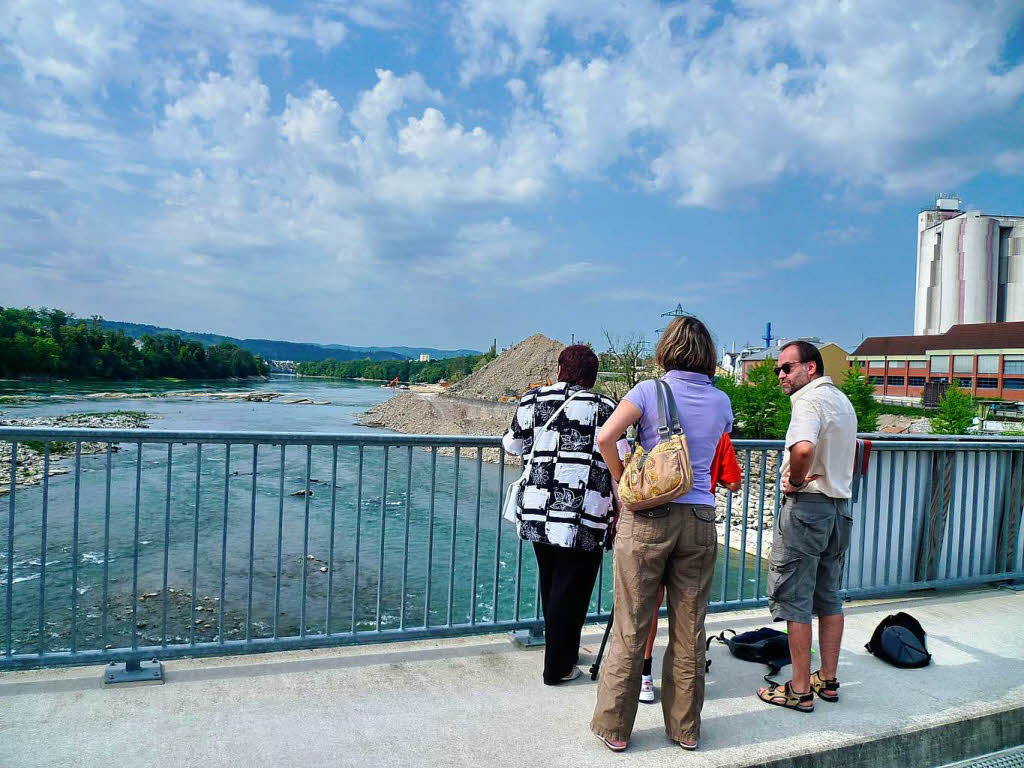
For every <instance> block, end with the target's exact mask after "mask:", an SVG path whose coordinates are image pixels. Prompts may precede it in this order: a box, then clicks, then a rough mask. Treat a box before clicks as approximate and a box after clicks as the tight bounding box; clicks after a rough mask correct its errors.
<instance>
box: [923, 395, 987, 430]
mask: <svg viewBox="0 0 1024 768" xmlns="http://www.w3.org/2000/svg"><path fill="white" fill-rule="evenodd" d="M975 410H976V408H975V405H974V398H973V397H971V396H970V394H969V393H967V392H964V391H963V390H962V389H960V388H959V387H957V386H953V385H951V386H950V387H949V389H947V390H946V393H945V394H944V395H943V396H942V398H941V399H940V400H939V410H938V412H937V413H936V414H935V415H934V416H932V434H933V435H966V434H967V431H968V429H970V427H971V426H972V425H973V424H974V414H975Z"/></svg>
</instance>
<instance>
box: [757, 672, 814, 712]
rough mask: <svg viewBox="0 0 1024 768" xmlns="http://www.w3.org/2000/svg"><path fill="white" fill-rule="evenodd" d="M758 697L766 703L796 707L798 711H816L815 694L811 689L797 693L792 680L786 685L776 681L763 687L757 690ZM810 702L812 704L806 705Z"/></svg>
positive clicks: (789, 707) (788, 707) (787, 707)
mask: <svg viewBox="0 0 1024 768" xmlns="http://www.w3.org/2000/svg"><path fill="white" fill-rule="evenodd" d="M757 697H758V698H759V699H761V701H763V702H765V703H766V704H774V705H775V706H776V707H785V708H786V709H794V710H796V711H797V712H813V711H814V694H813V693H812V692H811V691H808V692H807V693H795V692H794V691H793V681H792V680H790V681H789V682H787V683H786V684H785V685H779V684H778V683H774V684H772V685H770V686H769V687H767V688H761V689H759V690H758V692H757ZM808 704H809V705H810V706H806V705H808Z"/></svg>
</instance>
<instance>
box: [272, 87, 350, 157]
mask: <svg viewBox="0 0 1024 768" xmlns="http://www.w3.org/2000/svg"><path fill="white" fill-rule="evenodd" d="M341 113H342V110H341V106H340V105H339V104H338V102H337V101H335V100H334V97H333V96H331V94H330V93H328V92H327V91H325V90H324V89H323V88H315V89H314V90H313V91H312V93H310V95H309V97H308V98H306V99H298V98H296V97H294V96H292V95H291V94H288V95H287V96H285V109H284V114H283V115H282V116H281V135H283V136H284V137H285V139H287V140H288V142H289V143H290V144H298V143H306V144H314V145H321V144H333V143H336V142H337V141H338V124H339V122H340V121H341Z"/></svg>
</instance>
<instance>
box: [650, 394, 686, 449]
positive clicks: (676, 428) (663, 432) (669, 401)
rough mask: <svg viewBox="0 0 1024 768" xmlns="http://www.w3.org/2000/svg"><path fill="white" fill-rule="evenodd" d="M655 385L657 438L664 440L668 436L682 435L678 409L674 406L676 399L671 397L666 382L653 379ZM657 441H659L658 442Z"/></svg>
mask: <svg viewBox="0 0 1024 768" xmlns="http://www.w3.org/2000/svg"><path fill="white" fill-rule="evenodd" d="M654 381H655V385H656V390H657V396H658V437H659V439H660V440H664V439H665V438H667V437H668V436H669V435H670V434H671V435H681V434H683V424H682V422H681V421H680V420H679V409H678V407H677V405H676V399H675V397H674V396H673V395H672V389H671V388H670V387H669V385H668V382H666V381H665V380H663V379H655V380H654ZM666 405H667V408H668V415H667V417H666V414H665V410H666ZM660 440H659V441H660Z"/></svg>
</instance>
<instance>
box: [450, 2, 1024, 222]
mask: <svg viewBox="0 0 1024 768" xmlns="http://www.w3.org/2000/svg"><path fill="white" fill-rule="evenodd" d="M521 5H522V4H520V5H516V6H508V5H507V4H501V3H496V2H493V0H479V1H478V2H474V1H472V0H465V1H464V2H463V3H462V4H461V6H460V9H461V13H460V14H459V15H457V17H456V18H455V20H454V21H453V34H454V35H455V38H456V40H457V41H458V43H459V46H460V49H461V50H462V51H463V53H464V57H465V58H464V62H463V70H462V74H463V78H464V80H466V81H473V80H474V79H476V78H480V77H483V76H486V75H490V74H500V75H503V76H506V75H509V74H513V75H518V76H520V77H522V76H523V74H525V73H528V72H529V71H530V68H531V67H532V68H536V69H537V70H538V75H537V82H538V84H539V85H540V89H541V92H542V96H543V103H544V110H545V111H544V117H545V118H546V119H550V120H551V122H552V123H553V124H554V126H555V127H556V129H557V131H558V137H559V141H560V150H559V153H558V162H559V163H560V164H561V166H562V167H563V168H565V169H566V170H567V171H569V172H571V173H574V174H583V175H588V176H592V175H595V174H601V173H605V172H608V170H609V169H611V168H613V167H614V166H615V164H616V163H618V162H619V161H620V160H621V159H623V158H629V159H630V160H632V161H635V162H636V163H638V164H639V165H640V166H641V167H643V168H645V171H646V172H645V173H644V176H643V178H644V185H645V186H646V187H647V188H648V189H650V190H651V191H653V192H658V193H665V194H669V195H671V196H672V197H674V198H676V199H677V200H678V201H679V202H681V203H682V204H685V205H697V206H711V207H723V206H726V205H729V204H733V203H735V202H736V201H737V200H740V201H742V199H743V197H744V196H746V195H747V194H749V193H750V191H755V190H757V189H758V188H764V187H766V186H768V185H770V184H773V183H775V182H777V181H779V180H781V179H783V178H785V177H790V176H797V175H811V176H819V177H822V178H825V179H828V180H830V181H832V182H838V183H839V184H845V185H852V186H858V187H859V186H873V187H877V188H881V189H883V190H884V191H886V192H887V193H888V194H890V195H896V196H899V195H909V194H919V193H921V192H922V191H931V190H932V188H933V187H934V186H935V185H936V184H938V185H939V186H946V185H949V184H955V183H956V182H957V181H959V180H962V179H964V178H968V177H970V176H971V175H973V174H974V173H976V172H977V171H978V170H979V168H980V167H982V166H984V165H988V164H989V162H991V159H992V158H994V157H995V156H996V155H997V154H998V153H999V152H1000V151H1001V150H1002V149H1003V148H1002V147H1000V143H1001V139H1000V137H999V134H998V133H997V132H996V126H997V125H998V123H999V121H1000V120H1001V119H1003V120H1005V119H1010V120H1011V121H1012V120H1014V119H1016V120H1018V121H1019V120H1020V114H1019V111H1017V112H1015V110H1018V109H1019V107H1018V105H1019V100H1020V98H1021V96H1022V95H1024V64H1017V65H1014V66H1008V65H1006V64H1005V63H1004V62H1001V61H1000V59H999V56H1000V50H1001V47H1002V44H1003V41H1004V39H1005V36H1006V34H1007V31H1008V30H1009V29H1010V28H1012V26H1013V22H1014V20H1019V19H1020V18H1021V17H1022V16H1024V10H1022V7H1021V6H1020V5H1019V3H1014V2H1012V1H1011V0H1000V1H999V2H993V3H991V4H988V5H986V6H984V7H975V6H967V5H963V4H961V3H956V2H953V1H952V0H946V1H945V2H936V3H932V4H930V5H929V6H928V10H927V12H922V8H921V7H920V6H918V5H917V4H913V3H908V4H897V5H893V4H891V3H887V2H883V0H869V1H865V2H860V3H853V2H838V3H837V2H824V1H821V2H813V3H803V4H799V5H798V6H793V4H792V3H788V2H781V0H747V1H746V2H738V3H735V4H734V6H735V7H734V9H732V10H728V11H720V12H712V11H711V10H709V9H708V8H707V7H705V6H704V4H697V3H677V4H673V5H668V6H661V5H657V4H653V3H648V2H636V3H631V4H629V7H628V9H626V8H625V7H624V6H623V5H621V4H613V3H590V2H562V1H561V0H560V1H559V2H554V1H553V0H550V1H545V0H533V1H532V2H529V3H526V4H525V6H522V7H521ZM627 15H628V17H626V16H627ZM712 22H713V23H712ZM556 31H557V32H558V33H559V35H558V37H557V39H559V40H561V39H564V37H565V34H564V33H566V32H567V33H568V34H569V35H571V36H572V37H573V38H574V39H575V40H576V41H578V43H579V45H578V46H577V47H576V48H574V49H570V50H569V51H568V52H567V53H565V54H563V55H558V52H557V51H556V49H555V48H554V44H553V43H552V40H554V39H556V37H555V34H554V33H555V32H556ZM965 104H969V105H970V109H969V110H968V111H965V110H964V109H963V108H960V107H959V106H958V105H965ZM965 122H966V124H967V125H969V126H971V128H972V130H969V131H965V132H964V135H970V136H971V137H972V138H971V148H970V150H969V152H968V151H965V150H964V149H963V148H961V147H958V145H957V144H956V143H951V142H949V141H948V140H947V136H948V134H949V133H950V132H951V131H954V130H957V129H959V128H961V126H963V125H964V123H965ZM968 154H969V156H967V155H968ZM979 163H980V165H979Z"/></svg>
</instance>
